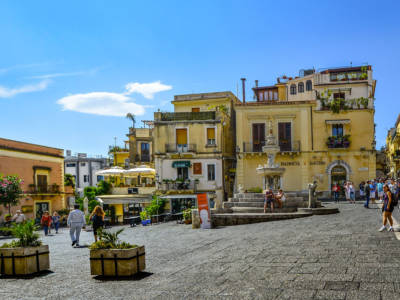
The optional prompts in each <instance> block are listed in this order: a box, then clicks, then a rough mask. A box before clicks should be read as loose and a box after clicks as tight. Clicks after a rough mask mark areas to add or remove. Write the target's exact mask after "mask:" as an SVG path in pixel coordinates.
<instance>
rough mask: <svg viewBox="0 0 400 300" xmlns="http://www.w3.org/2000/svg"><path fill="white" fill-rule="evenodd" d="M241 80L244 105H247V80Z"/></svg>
mask: <svg viewBox="0 0 400 300" xmlns="http://www.w3.org/2000/svg"><path fill="white" fill-rule="evenodd" d="M240 80H241V81H242V94H243V103H246V86H245V81H246V78H240Z"/></svg>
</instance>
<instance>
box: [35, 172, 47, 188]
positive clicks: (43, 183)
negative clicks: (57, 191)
mask: <svg viewBox="0 0 400 300" xmlns="http://www.w3.org/2000/svg"><path fill="white" fill-rule="evenodd" d="M37 185H38V186H39V187H47V175H37Z"/></svg>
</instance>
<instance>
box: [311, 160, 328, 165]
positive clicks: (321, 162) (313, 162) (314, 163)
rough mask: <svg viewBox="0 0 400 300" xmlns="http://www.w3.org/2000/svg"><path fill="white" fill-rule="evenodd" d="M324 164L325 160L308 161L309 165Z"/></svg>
mask: <svg viewBox="0 0 400 300" xmlns="http://www.w3.org/2000/svg"><path fill="white" fill-rule="evenodd" d="M325 164H326V162H324V161H322V160H315V161H310V166H322V165H325Z"/></svg>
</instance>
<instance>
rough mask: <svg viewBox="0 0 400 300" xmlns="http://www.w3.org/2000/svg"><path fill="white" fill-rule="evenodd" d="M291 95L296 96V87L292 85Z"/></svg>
mask: <svg viewBox="0 0 400 300" xmlns="http://www.w3.org/2000/svg"><path fill="white" fill-rule="evenodd" d="M290 95H296V85H295V84H292V85H290Z"/></svg>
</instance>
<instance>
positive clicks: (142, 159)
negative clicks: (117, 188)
mask: <svg viewBox="0 0 400 300" xmlns="http://www.w3.org/2000/svg"><path fill="white" fill-rule="evenodd" d="M145 124H146V125H147V126H148V127H147V128H133V127H130V128H129V134H127V136H128V138H129V162H130V167H134V166H139V165H147V166H150V167H152V168H154V157H153V126H154V124H153V121H145Z"/></svg>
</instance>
